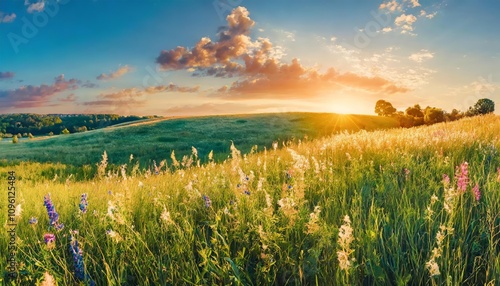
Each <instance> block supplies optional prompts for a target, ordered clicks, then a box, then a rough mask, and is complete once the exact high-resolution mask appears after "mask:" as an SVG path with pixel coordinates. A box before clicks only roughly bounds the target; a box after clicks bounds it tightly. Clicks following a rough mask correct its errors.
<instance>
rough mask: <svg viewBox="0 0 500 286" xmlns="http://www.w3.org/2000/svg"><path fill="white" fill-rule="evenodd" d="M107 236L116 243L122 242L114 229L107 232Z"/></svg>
mask: <svg viewBox="0 0 500 286" xmlns="http://www.w3.org/2000/svg"><path fill="white" fill-rule="evenodd" d="M106 235H107V236H109V237H110V238H112V239H114V240H115V242H119V241H121V240H122V237H121V235H120V234H119V233H118V232H116V231H114V230H112V229H109V230H106Z"/></svg>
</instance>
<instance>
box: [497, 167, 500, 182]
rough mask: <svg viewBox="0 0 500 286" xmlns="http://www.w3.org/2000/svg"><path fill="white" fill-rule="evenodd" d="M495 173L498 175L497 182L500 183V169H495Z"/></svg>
mask: <svg viewBox="0 0 500 286" xmlns="http://www.w3.org/2000/svg"><path fill="white" fill-rule="evenodd" d="M497 173H498V175H497V182H500V167H499V168H497Z"/></svg>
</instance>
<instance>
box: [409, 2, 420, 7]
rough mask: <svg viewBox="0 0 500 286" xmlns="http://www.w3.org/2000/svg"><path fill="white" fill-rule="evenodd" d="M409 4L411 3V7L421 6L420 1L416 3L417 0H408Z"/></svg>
mask: <svg viewBox="0 0 500 286" xmlns="http://www.w3.org/2000/svg"><path fill="white" fill-rule="evenodd" d="M410 1H411V4H412V5H413V8H415V7H419V6H421V5H420V3H418V0H410Z"/></svg>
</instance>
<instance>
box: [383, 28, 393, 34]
mask: <svg viewBox="0 0 500 286" xmlns="http://www.w3.org/2000/svg"><path fill="white" fill-rule="evenodd" d="M391 31H392V28H391V27H385V28H383V29H382V32H383V33H389V32H391Z"/></svg>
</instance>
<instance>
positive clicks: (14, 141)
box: [12, 135, 19, 144]
mask: <svg viewBox="0 0 500 286" xmlns="http://www.w3.org/2000/svg"><path fill="white" fill-rule="evenodd" d="M18 142H19V139H17V135H14V137H12V143H14V144H16V143H18Z"/></svg>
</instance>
